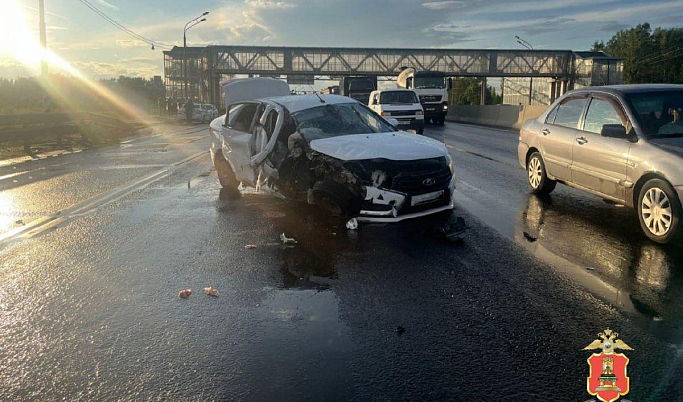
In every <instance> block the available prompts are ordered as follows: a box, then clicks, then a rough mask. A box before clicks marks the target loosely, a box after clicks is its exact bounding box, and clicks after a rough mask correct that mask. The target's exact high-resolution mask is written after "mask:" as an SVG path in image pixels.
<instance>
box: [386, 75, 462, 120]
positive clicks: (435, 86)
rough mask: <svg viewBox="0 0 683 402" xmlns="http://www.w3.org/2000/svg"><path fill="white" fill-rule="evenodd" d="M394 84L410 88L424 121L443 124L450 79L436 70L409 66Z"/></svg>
mask: <svg viewBox="0 0 683 402" xmlns="http://www.w3.org/2000/svg"><path fill="white" fill-rule="evenodd" d="M396 84H397V85H398V87H399V88H405V89H412V90H413V91H415V93H416V94H417V96H418V98H419V99H420V103H421V104H422V108H423V109H424V120H425V122H427V121H429V120H431V121H432V122H434V123H436V124H439V125H443V124H444V122H445V121H446V114H447V113H448V90H449V89H450V80H449V79H448V77H447V76H446V74H445V73H442V72H438V71H416V70H415V69H414V68H412V67H409V68H406V69H404V70H403V71H402V72H401V74H399V76H398V79H397V81H396Z"/></svg>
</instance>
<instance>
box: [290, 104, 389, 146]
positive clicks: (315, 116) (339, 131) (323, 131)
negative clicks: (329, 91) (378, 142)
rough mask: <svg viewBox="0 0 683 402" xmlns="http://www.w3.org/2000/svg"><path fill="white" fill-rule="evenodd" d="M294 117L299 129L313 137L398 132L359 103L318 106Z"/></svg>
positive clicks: (295, 114) (297, 113)
mask: <svg viewBox="0 0 683 402" xmlns="http://www.w3.org/2000/svg"><path fill="white" fill-rule="evenodd" d="M292 117H294V120H295V121H296V124H297V127H298V130H299V132H300V133H301V134H303V135H304V136H307V137H309V138H310V139H314V138H315V139H317V138H331V137H337V136H340V135H349V134H373V133H389V132H392V131H396V130H395V129H394V128H393V127H391V126H390V125H389V124H388V123H386V122H385V121H384V120H382V119H381V118H380V117H379V116H377V115H376V114H375V113H374V112H373V111H371V110H370V109H368V108H366V107H364V106H362V105H360V104H358V103H340V104H336V105H323V106H318V107H314V108H311V109H306V110H301V111H299V112H296V113H293V114H292Z"/></svg>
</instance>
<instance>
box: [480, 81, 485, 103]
mask: <svg viewBox="0 0 683 402" xmlns="http://www.w3.org/2000/svg"><path fill="white" fill-rule="evenodd" d="M479 104H480V105H485V104H486V77H481V100H480V101H479Z"/></svg>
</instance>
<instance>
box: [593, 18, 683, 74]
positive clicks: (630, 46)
mask: <svg viewBox="0 0 683 402" xmlns="http://www.w3.org/2000/svg"><path fill="white" fill-rule="evenodd" d="M593 50H602V51H605V52H606V53H608V54H610V55H612V56H616V57H623V58H624V83H626V84H636V83H648V82H664V83H683V28H668V29H666V28H656V29H655V30H654V31H652V28H651V27H650V24H649V23H647V22H646V23H643V24H639V25H636V26H635V27H633V28H628V29H622V30H621V31H619V32H617V33H616V34H615V35H614V36H613V37H612V38H611V39H610V40H609V41H607V43H606V44H605V43H603V42H602V41H600V42H598V41H596V42H595V43H594V44H593Z"/></svg>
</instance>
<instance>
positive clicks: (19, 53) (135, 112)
mask: <svg viewBox="0 0 683 402" xmlns="http://www.w3.org/2000/svg"><path fill="white" fill-rule="evenodd" d="M3 1H4V2H5V4H3V7H2V8H3V10H2V12H0V38H3V40H2V41H0V55H5V54H9V55H10V57H13V58H14V59H16V60H17V61H18V62H19V63H21V64H22V65H23V66H24V67H25V68H26V69H28V70H29V71H31V72H32V73H34V74H36V75H38V74H39V73H40V62H41V59H43V58H44V59H45V60H46V61H47V63H48V65H49V66H50V69H51V71H53V70H54V69H55V68H56V69H57V70H59V71H62V72H64V73H66V74H68V75H70V76H72V77H74V78H76V79H78V81H79V83H80V84H81V85H83V86H84V87H85V88H88V89H90V90H92V91H95V92H96V93H97V94H98V95H99V96H101V97H102V98H104V99H107V100H108V101H109V102H111V104H112V105H114V106H116V107H117V108H118V109H119V111H120V112H122V113H124V114H126V115H128V116H130V117H131V118H134V119H136V120H141V121H147V120H148V118H149V117H148V115H147V114H146V113H144V112H143V111H141V110H139V109H138V108H137V107H135V106H134V105H132V104H130V103H128V102H126V101H125V100H123V99H121V98H120V97H119V96H117V95H116V94H115V93H113V92H112V91H111V90H109V89H108V88H106V87H104V86H103V85H101V84H99V83H98V82H96V81H94V80H92V79H90V78H88V77H86V76H85V75H83V74H82V73H81V72H80V71H78V70H77V69H75V68H74V67H73V66H71V64H69V63H68V62H66V61H65V60H64V59H62V58H61V57H59V56H57V55H56V54H55V53H53V52H51V51H50V50H49V49H48V50H46V49H43V47H42V46H41V45H40V41H39V39H38V37H37V34H34V31H32V30H31V29H30V28H29V25H28V23H27V16H26V13H25V11H24V10H23V9H22V7H20V6H19V5H18V4H17V3H16V2H15V1H14V0H3ZM36 28H37V27H36ZM48 46H49V44H48ZM3 57H4V56H3ZM42 85H43V86H44V88H45V90H46V91H47V92H48V93H50V95H51V96H52V97H53V98H55V99H60V98H61V101H62V103H63V104H65V105H69V104H70V103H71V102H70V100H69V99H64V97H63V95H61V94H59V93H57V91H51V88H50V84H49V82H48V81H43V82H42Z"/></svg>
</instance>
